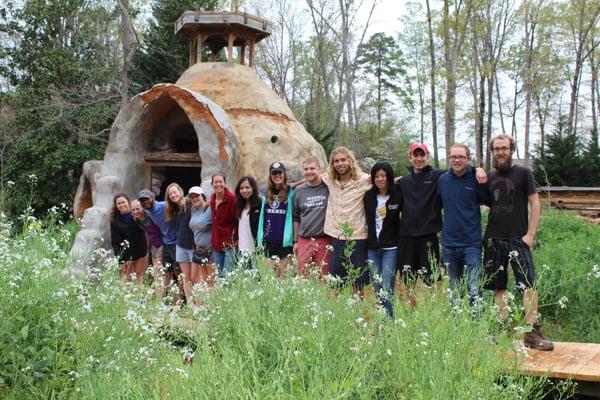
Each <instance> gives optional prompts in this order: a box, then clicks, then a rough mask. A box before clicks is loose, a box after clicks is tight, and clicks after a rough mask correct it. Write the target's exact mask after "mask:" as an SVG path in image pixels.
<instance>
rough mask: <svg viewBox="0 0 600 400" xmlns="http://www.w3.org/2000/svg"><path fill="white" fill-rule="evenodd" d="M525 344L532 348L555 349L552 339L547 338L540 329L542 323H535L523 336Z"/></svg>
mask: <svg viewBox="0 0 600 400" xmlns="http://www.w3.org/2000/svg"><path fill="white" fill-rule="evenodd" d="M523 344H524V345H525V347H529V348H530V349H536V350H542V351H552V350H554V344H553V343H552V342H551V341H550V340H547V339H546V338H545V337H544V335H543V334H542V331H540V324H533V328H532V330H531V332H527V333H526V334H525V336H523Z"/></svg>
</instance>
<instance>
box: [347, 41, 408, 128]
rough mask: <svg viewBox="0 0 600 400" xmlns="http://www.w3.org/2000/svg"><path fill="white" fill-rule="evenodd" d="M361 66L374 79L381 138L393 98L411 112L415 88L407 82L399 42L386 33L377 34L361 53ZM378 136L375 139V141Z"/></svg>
mask: <svg viewBox="0 0 600 400" xmlns="http://www.w3.org/2000/svg"><path fill="white" fill-rule="evenodd" d="M358 52H359V54H360V56H359V57H358V59H357V63H358V64H359V65H360V66H361V68H362V70H363V72H364V73H365V75H366V76H367V77H373V79H374V81H375V82H374V86H375V96H374V98H373V103H374V108H375V110H376V113H377V136H376V137H379V136H381V126H382V118H383V113H384V111H385V106H386V105H387V104H390V103H391V100H390V99H389V98H388V96H389V95H393V96H394V97H395V98H396V99H399V100H400V101H401V102H402V103H403V104H404V105H405V106H406V107H407V108H408V109H412V105H413V101H412V98H411V88H410V84H409V82H408V81H407V80H406V78H407V72H406V61H405V60H404V57H403V55H402V51H401V50H400V47H399V45H398V43H397V42H396V40H395V39H394V38H393V37H391V36H387V35H385V34H384V33H381V32H380V33H375V34H374V35H373V36H371V38H370V39H369V41H368V42H366V43H365V44H363V45H361V47H360V48H359V50H358ZM374 137H375V136H373V135H372V136H371V139H373V138H374Z"/></svg>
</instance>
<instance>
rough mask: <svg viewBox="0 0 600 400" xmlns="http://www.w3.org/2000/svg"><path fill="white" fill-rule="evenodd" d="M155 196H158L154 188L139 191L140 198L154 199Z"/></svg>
mask: <svg viewBox="0 0 600 400" xmlns="http://www.w3.org/2000/svg"><path fill="white" fill-rule="evenodd" d="M154 197H156V196H155V195H154V192H152V190H148V189H143V190H140V192H139V193H138V199H153V198H154Z"/></svg>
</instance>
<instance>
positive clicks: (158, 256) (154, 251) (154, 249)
mask: <svg viewBox="0 0 600 400" xmlns="http://www.w3.org/2000/svg"><path fill="white" fill-rule="evenodd" d="M162 256H163V246H162V245H161V246H152V245H151V246H150V257H151V260H150V262H151V263H156V264H162Z"/></svg>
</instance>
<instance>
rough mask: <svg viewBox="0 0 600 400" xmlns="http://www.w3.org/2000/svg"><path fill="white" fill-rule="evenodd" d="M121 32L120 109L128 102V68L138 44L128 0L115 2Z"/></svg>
mask: <svg viewBox="0 0 600 400" xmlns="http://www.w3.org/2000/svg"><path fill="white" fill-rule="evenodd" d="M117 5H118V8H119V14H120V16H121V29H122V30H123V36H122V39H121V41H122V44H123V68H122V69H121V108H123V107H125V106H126V105H127V103H128V102H129V67H130V66H131V62H132V61H133V56H134V55H135V50H136V46H137V44H138V40H137V36H136V33H135V28H134V27H133V22H132V21H131V17H130V15H129V0H117Z"/></svg>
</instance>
